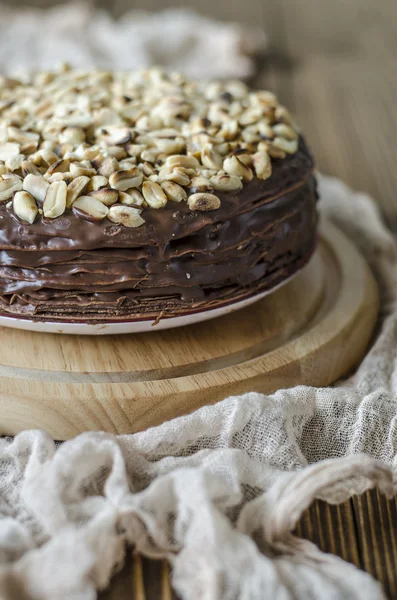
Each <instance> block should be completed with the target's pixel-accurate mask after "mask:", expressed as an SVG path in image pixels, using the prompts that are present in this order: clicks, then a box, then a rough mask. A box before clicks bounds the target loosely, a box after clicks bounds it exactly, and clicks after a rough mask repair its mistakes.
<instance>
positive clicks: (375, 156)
mask: <svg viewBox="0 0 397 600" xmlns="http://www.w3.org/2000/svg"><path fill="white" fill-rule="evenodd" d="M280 5H281V6H282V8H283V11H284V25H285V38H284V43H285V51H286V54H287V56H290V57H293V59H294V61H295V66H294V69H293V70H292V71H291V72H290V73H289V74H288V76H289V77H291V79H292V82H293V90H292V93H291V96H292V97H288V98H285V100H286V101H287V100H289V104H290V105H292V106H293V107H294V108H295V111H296V113H297V116H298V119H299V121H300V123H301V125H302V128H303V130H304V131H305V133H306V135H307V138H308V140H309V142H310V145H311V146H312V149H313V151H314V155H315V156H316V159H317V164H318V166H319V167H320V169H322V170H324V171H325V172H328V173H330V174H334V175H337V176H339V177H342V178H343V179H344V180H345V181H346V182H347V183H348V184H350V185H352V186H353V187H355V188H357V189H363V190H365V191H367V192H369V193H370V194H372V195H373V196H375V197H376V198H377V200H378V201H379V203H380V205H381V206H382V209H383V211H384V213H385V215H386V217H387V219H388V222H389V223H390V225H391V226H393V227H394V229H395V230H396V231H397V195H396V193H395V187H396V176H395V166H394V165H395V149H396V142H395V140H396V139H397V118H396V117H395V114H396V112H395V101H396V92H397V83H396V80H395V77H393V76H392V74H393V73H395V67H396V48H395V22H396V19H397V3H395V2H392V1H391V0H380V1H379V2H377V3H376V8H375V4H374V3H373V2H371V0H363V1H360V2H359V1H358V0H355V1H352V2H348V3H347V2H344V0H334V1H333V2H326V1H324V0H322V1H321V2H320V3H319V2H317V3H316V5H314V3H313V1H312V0H301V1H300V2H299V3H297V2H295V0H280ZM319 5H321V6H319ZM342 16H343V17H342Z"/></svg>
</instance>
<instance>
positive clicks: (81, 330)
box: [0, 271, 299, 335]
mask: <svg viewBox="0 0 397 600" xmlns="http://www.w3.org/2000/svg"><path fill="white" fill-rule="evenodd" d="M298 273H299V271H297V272H296V273H294V274H293V275H292V276H291V277H289V278H288V279H286V280H285V281H282V282H281V283H279V284H278V285H277V286H275V287H273V288H272V289H271V290H267V291H266V292H261V293H260V294H257V295H255V296H251V297H249V298H246V299H245V300H240V301H239V302H234V303H231V304H227V305H225V306H221V307H218V308H213V309H207V310H203V311H200V312H197V313H192V314H189V315H183V316H181V317H169V318H164V319H161V320H160V321H159V322H158V323H157V324H156V325H155V324H154V320H152V319H150V320H140V321H137V320H136V321H133V320H130V321H129V320H125V321H120V322H116V323H109V322H108V323H106V322H103V323H84V322H81V323H63V322H62V321H32V320H30V319H23V318H20V317H9V316H5V315H0V327H11V328H13V329H24V330H25V331H39V332H42V333H66V334H71V335H119V334H122V333H141V332H143V331H160V330H161V329H173V328H174V327H182V326H183V325H192V324H193V323H201V322H203V321H209V320H210V319H215V318H216V317H222V316H223V315H228V314H229V313H232V312H234V311H236V310H240V309H241V308H244V307H246V306H249V305H250V304H253V303H254V302H258V300H261V298H264V297H265V296H268V295H269V294H272V293H273V292H274V291H275V290H277V289H279V288H280V287H282V286H283V285H285V284H286V283H288V282H289V281H291V279H293V278H294V277H295V276H296V275H297V274H298Z"/></svg>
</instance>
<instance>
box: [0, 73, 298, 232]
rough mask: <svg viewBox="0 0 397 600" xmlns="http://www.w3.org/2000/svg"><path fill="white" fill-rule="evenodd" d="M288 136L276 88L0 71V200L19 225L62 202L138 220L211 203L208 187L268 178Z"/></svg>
mask: <svg viewBox="0 0 397 600" xmlns="http://www.w3.org/2000/svg"><path fill="white" fill-rule="evenodd" d="M298 145H299V134H298V130H297V128H296V126H295V125H294V123H293V121H292V118H291V116H290V114H289V112H288V111H287V110H286V108H284V107H283V106H281V105H280V104H279V102H278V100H277V98H276V96H275V95H274V94H272V93H271V92H268V91H251V90H250V89H249V88H247V86H246V85H245V84H244V83H242V82H240V81H229V82H198V81H191V80H188V79H186V78H185V77H184V76H182V75H180V74H177V73H171V74H167V73H165V72H163V71H162V70H160V69H155V68H153V69H148V70H144V71H135V72H123V73H110V72H105V71H90V72H83V71H73V70H70V69H69V68H68V67H67V66H65V67H63V68H62V69H61V70H59V71H58V72H45V73H37V74H34V75H32V76H31V77H30V78H29V79H26V80H15V79H10V78H6V77H2V78H0V203H7V208H9V210H11V211H12V212H13V214H14V215H15V217H16V218H17V219H18V220H20V221H21V222H23V223H25V224H26V223H29V224H32V225H33V224H34V223H35V221H36V219H38V218H41V219H57V218H58V217H61V216H62V215H63V214H64V213H65V211H68V210H72V211H73V213H74V214H75V215H76V216H77V217H79V218H81V219H83V220H86V221H100V220H103V219H105V218H107V219H109V220H110V221H112V222H113V223H117V224H119V225H124V226H126V227H140V226H141V225H143V224H144V222H145V221H144V219H143V218H142V209H143V208H152V209H154V210H156V209H161V208H162V207H164V206H165V205H166V204H167V203H168V202H169V201H171V202H186V204H187V206H188V208H189V209H190V210H191V211H211V210H217V209H218V208H219V207H220V204H221V200H220V198H219V197H218V196H217V192H221V193H224V192H238V191H239V190H240V189H241V188H242V187H243V185H244V183H245V182H249V181H251V180H252V179H254V178H255V177H256V178H258V179H262V180H264V179H267V178H269V177H270V176H271V174H272V161H273V160H280V159H284V158H285V157H286V156H287V155H288V154H295V153H296V152H297V150H298ZM220 195H222V194H220Z"/></svg>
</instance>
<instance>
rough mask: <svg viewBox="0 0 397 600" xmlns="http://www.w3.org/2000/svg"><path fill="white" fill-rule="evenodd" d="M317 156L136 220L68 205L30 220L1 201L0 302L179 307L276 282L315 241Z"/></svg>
mask: <svg viewBox="0 0 397 600" xmlns="http://www.w3.org/2000/svg"><path fill="white" fill-rule="evenodd" d="M312 169H313V164H312V159H311V156H310V153H309V151H308V150H307V147H306V146H305V144H304V141H303V140H301V141H300V147H299V151H298V152H297V153H296V154H294V155H290V156H288V157H287V158H285V159H283V160H276V161H274V163H273V174H272V176H271V177H270V178H269V179H268V180H266V181H262V180H259V179H254V180H253V181H252V182H250V183H248V184H245V185H244V187H243V189H242V190H241V191H239V192H238V193H234V192H228V193H218V192H217V195H218V196H219V197H220V199H221V208H220V209H218V210H216V211H211V212H205V213H197V212H191V211H190V210H189V209H188V207H187V204H186V203H185V202H181V203H174V202H168V204H167V205H166V206H165V207H164V208H161V209H159V210H155V209H151V208H147V209H144V211H143V213H142V216H143V218H144V220H145V224H144V225H143V226H141V227H139V228H135V229H134V228H126V227H122V226H118V225H114V224H113V223H111V222H110V221H108V220H107V219H104V220H103V221H100V222H96V223H90V222H88V221H84V220H81V219H80V218H78V217H77V216H76V215H75V214H74V213H73V212H72V211H71V210H69V211H67V212H66V213H65V214H64V215H63V216H62V217H60V218H57V219H45V218H42V217H40V218H39V219H38V220H37V221H36V222H35V223H34V224H33V225H28V224H26V223H25V224H24V223H22V222H20V221H18V219H17V218H16V217H15V215H14V214H13V212H12V211H11V210H10V209H7V208H6V207H5V206H4V205H3V206H0V306H1V307H2V309H3V311H6V312H11V313H13V314H16V315H21V314H24V315H30V316H33V317H34V318H46V319H48V318H51V316H55V317H56V318H57V319H60V318H68V319H79V318H84V320H87V319H93V320H95V319H98V318H99V319H100V320H104V319H117V318H126V316H139V315H146V316H148V315H151V316H152V315H157V314H158V313H159V311H163V312H164V311H165V312H166V313H167V314H171V312H172V313H173V314H182V313H183V312H190V311H191V310H192V309H195V308H196V307H201V309H202V308H204V306H207V305H208V306H214V305H219V304H222V303H225V302H230V301H233V300H235V299H237V298H240V297H245V296H247V295H250V294H252V293H256V292H257V291H259V290H261V289H266V288H270V287H272V286H273V285H276V284H277V283H279V282H280V281H282V280H283V279H285V278H286V277H288V276H290V275H291V274H292V273H293V272H294V271H296V270H297V269H298V268H299V267H300V266H301V265H302V264H303V263H304V262H305V261H307V259H308V257H309V256H310V255H311V253H312V251H313V248H314V245H315V229H316V210H315V204H316V199H317V193H316V184H315V179H314V177H313V175H312Z"/></svg>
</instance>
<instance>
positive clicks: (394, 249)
mask: <svg viewBox="0 0 397 600" xmlns="http://www.w3.org/2000/svg"><path fill="white" fill-rule="evenodd" d="M78 11H83V13H84V11H86V13H84V14H87V15H88V14H89V13H88V9H86V8H84V7H83V8H81V7H78V6H77V5H74V6H72V7H66V8H65V7H63V8H56V9H54V10H53V11H50V12H49V13H48V14H45V15H41V16H37V13H36V12H35V11H29V12H28V15H29V17H28V18H25V17H23V19H22V21H21V16H20V13H18V12H14V11H13V10H11V9H6V10H5V11H4V9H3V13H2V20H1V21H0V65H2V66H3V67H4V65H5V64H7V66H11V67H12V68H14V67H15V68H16V67H21V66H23V67H32V66H33V65H34V66H35V67H36V66H37V65H38V64H39V63H40V66H42V67H47V66H52V65H53V62H52V61H50V58H49V56H48V54H46V53H45V50H46V48H47V49H48V48H49V49H50V50H51V58H54V56H55V57H56V60H57V61H58V59H60V60H62V59H65V58H68V59H69V60H70V59H71V57H70V56H68V55H69V54H70V52H71V51H72V52H73V54H74V58H75V59H76V61H77V64H86V63H89V62H92V63H94V62H96V63H97V62H98V61H97V59H98V55H97V54H95V53H94V51H93V48H95V49H96V46H95V45H94V41H95V36H94V35H93V33H92V31H91V30H90V20H89V19H88V16H87V20H86V21H85V22H84V25H81V24H80V26H79V28H78V29H77V31H76V34H75V35H72V32H73V30H74V29H73V28H74V27H75V23H74V21H73V19H74V17H73V18H72V16H73V15H74V16H75V15H76V14H77V13H78ZM83 13H82V14H83ZM79 14H80V13H79ZM173 14H174V17H173V18H172V13H170V12H169V13H167V15H168V16H167V17H165V22H166V21H167V19H169V21H168V27H169V28H170V31H172V27H173V25H172V23H173V22H174V21H175V15H179V17H177V20H178V18H180V19H181V20H183V19H185V20H186V21H187V22H188V23H189V22H190V23H191V24H192V28H193V26H194V29H196V25H197V23H198V20H199V19H201V18H199V17H197V16H195V15H193V14H190V15H189V14H188V13H185V12H182V13H177V12H174V13H173ZM59 15H61V17H60V16H59ZM92 18H93V19H94V21H95V23H96V24H97V26H98V27H99V28H100V27H102V29H99V31H101V32H102V33H101V35H99V36H98V39H100V43H101V48H102V49H105V50H104V51H103V52H102V53H100V55H99V58H100V59H103V60H104V62H105V63H106V65H107V66H109V67H111V66H116V65H115V61H116V59H117V61H120V60H121V61H122V62H121V63H120V62H118V63H117V66H118V67H120V66H121V67H132V66H136V65H138V64H139V65H142V64H148V63H149V62H150V61H151V60H152V58H153V54H152V53H151V52H149V51H148V50H147V47H146V45H145V44H146V42H147V41H148V40H147V38H146V37H145V36H143V34H142V33H139V32H145V35H146V34H147V35H148V36H149V37H150V35H151V33H153V30H154V29H155V28H156V27H157V26H158V19H159V16H157V17H156V16H152V17H150V16H147V15H146V16H145V15H141V16H140V17H139V19H141V21H139V28H136V26H137V25H136V24H137V22H138V20H139V19H138V17H137V16H134V15H133V14H132V15H131V16H129V17H126V19H125V20H122V21H121V22H120V24H119V25H116V24H115V23H114V22H113V21H111V20H110V19H109V18H108V17H106V16H105V15H104V14H100V15H96V16H95V15H94V16H92ZM161 18H162V17H161ZM134 19H137V21H135V20H134ZM17 23H19V25H17ZM156 23H157V24H156ZM205 23H206V28H204V29H201V30H200V31H201V33H200V35H202V32H203V31H204V30H205V31H206V35H207V37H206V41H208V40H209V39H210V38H211V35H214V32H215V33H216V34H217V35H220V37H219V38H218V39H217V42H219V47H218V45H215V39H216V36H215V37H214V38H213V40H212V42H211V44H212V46H211V52H212V53H213V55H214V60H212V61H210V62H208V54H207V55H205V54H204V55H200V53H198V54H197V55H196V56H195V54H194V52H193V53H192V55H191V56H189V57H184V56H182V55H181V52H180V48H182V47H183V46H184V43H185V42H184V40H183V36H182V33H181V32H180V30H179V29H178V28H177V34H178V35H179V34H180V35H181V38H180V39H179V41H178V40H174V41H175V44H177V45H178V50H177V51H176V52H175V53H174V52H173V51H172V48H173V46H171V45H170V52H169V54H167V61H168V63H170V64H171V65H172V67H173V68H178V69H181V68H184V67H185V68H187V69H189V70H191V71H193V72H194V74H196V75H200V74H202V73H204V74H205V75H211V76H212V75H220V74H221V75H226V76H227V75H230V68H231V67H232V69H233V75H236V74H240V75H247V74H249V72H250V71H251V68H252V67H251V65H252V63H251V62H250V59H248V58H247V56H245V55H244V56H242V55H240V58H241V61H239V60H238V59H237V58H236V62H234V63H233V64H232V63H231V62H230V57H231V56H234V57H237V55H238V52H239V51H238V48H239V46H238V45H237V44H236V40H237V39H238V38H239V36H241V35H242V34H241V30H239V29H238V28H236V27H231V26H227V25H225V26H224V29H223V34H222V31H221V30H220V28H219V25H218V24H214V23H212V22H211V21H208V20H205ZM21 27H25V30H21ZM39 27H40V28H42V29H40V31H45V32H46V33H48V36H47V40H46V41H43V40H41V35H40V34H37V33H36V37H35V40H33V38H32V32H33V31H36V32H37V31H38V29H37V28H39ZM134 27H135V28H136V29H134ZM13 28H17V29H18V31H19V38H18V40H15V39H12V37H13V35H12V32H13ZM56 28H58V29H56ZM96 31H97V32H98V29H97V30H96ZM128 31H135V33H134V36H135V35H136V36H138V38H139V40H136V39H135V40H131V46H128V48H127V46H125V47H126V48H127V50H126V53H125V54H122V53H120V51H119V50H117V49H115V47H114V45H113V44H117V43H119V44H120V47H121V46H123V42H122V38H123V36H124V38H123V39H124V40H127V41H128V40H129V39H130V36H129V34H128ZM186 31H187V29H186V28H184V29H183V32H184V35H187V34H186ZM59 32H60V33H62V35H61V36H60V37H59V38H58V33H59ZM109 32H113V35H112V40H111V43H110V40H109V42H108V41H107V40H108V36H109ZM115 32H117V35H116V34H115ZM178 32H179V33H178ZM211 32H212V34H211ZM220 32H221V34H220ZM83 33H84V35H83V36H82V34H83ZM119 33H120V38H118V35H119ZM237 34H239V35H237ZM200 35H197V38H200ZM139 36H140V37H139ZM142 36H143V37H142ZM243 37H244V36H243ZM259 37H260V36H259ZM250 39H252V38H250ZM258 39H259V38H258ZM21 40H22V41H21ZM24 40H25V41H24ZM28 40H31V41H30V43H28ZM32 40H33V41H32ZM233 40H234V41H233ZM138 41H139V43H138ZM58 42H59V44H60V45H59V46H56V45H55V44H56V43H57V44H58ZM32 43H33V46H32ZM159 43H160V42H159ZM164 43H166V42H164ZM189 43H190V42H189ZM261 43H262V42H261ZM261 43H260V44H259V46H260V45H261ZM141 44H142V45H141ZM197 44H198V46H197V47H200V45H201V46H203V39H202V38H200V39H198V42H197ZM149 46H150V44H149ZM259 46H258V47H259ZM12 47H13V48H18V52H17V54H16V55H15V56H14V55H12V56H11V55H10V54H9V49H10V48H12ZM123 47H124V46H123ZM230 48H232V53H231V54H230ZM227 49H228V51H226V50H227ZM113 50H114V54H112V52H113ZM139 52H141V54H140V55H139V57H140V58H139V61H137V62H134V59H135V58H136V56H137V53H138V54H139ZM218 52H219V54H218ZM233 52H234V54H233ZM182 54H183V53H182ZM200 56H201V58H200ZM205 57H207V58H205ZM77 59H78V60H77ZM76 61H75V64H76ZM145 61H147V62H146V63H145ZM72 62H73V60H72ZM208 65H211V67H212V70H211V71H208ZM236 71H237V73H236ZM320 191H321V196H322V201H321V206H320V210H321V212H322V213H323V214H326V215H327V217H328V218H330V219H331V220H332V221H333V222H334V223H335V224H336V225H337V226H338V227H340V228H341V229H342V230H343V231H344V232H345V233H346V234H347V235H348V236H349V237H350V238H351V239H352V240H353V241H354V242H355V243H356V244H357V245H358V247H359V248H360V250H361V251H362V253H363V254H364V256H365V257H366V258H367V260H368V261H369V262H370V264H371V266H372V268H373V270H374V273H375V275H376V277H377V279H378V281H379V284H380V287H381V290H382V312H383V315H384V319H383V324H382V327H381V329H380V332H379V335H378V339H377V340H376V342H375V344H374V345H373V347H372V348H371V350H370V352H369V353H368V355H367V357H366V358H365V360H364V361H363V362H362V364H361V366H360V368H359V369H358V371H357V372H356V374H355V375H354V376H353V377H351V378H350V379H348V380H347V381H344V382H341V383H339V384H338V385H336V386H334V387H329V388H322V389H318V388H317V389H316V388H310V387H303V386H300V387H296V388H294V389H288V390H279V391H278V392H276V393H275V394H272V395H269V396H264V395H260V394H256V393H249V394H246V395H245V396H243V397H232V398H228V399H226V400H224V401H223V402H220V403H218V404H216V405H214V406H209V407H205V408H202V409H201V410H199V411H197V412H195V413H193V414H191V415H189V416H186V417H181V418H179V419H175V420H173V421H170V422H168V423H165V424H163V425H161V426H160V427H156V428H153V429H150V430H148V431H145V432H142V433H138V434H135V435H124V436H120V437H116V436H114V435H109V434H104V433H87V434H84V435H81V436H79V437H77V438H75V439H74V440H71V441H69V442H66V443H64V444H62V445H60V446H59V447H57V446H56V445H55V443H54V441H53V440H52V439H51V438H50V436H49V435H48V434H46V433H45V432H42V431H27V432H24V433H21V434H20V435H18V436H17V437H16V438H15V439H14V440H11V439H3V440H1V441H0V597H1V598H3V599H5V600H21V599H22V598H30V599H32V600H60V599H67V600H91V599H93V598H95V597H96V589H97V588H103V587H104V586H106V585H107V584H108V582H109V579H110V577H111V575H112V573H113V572H114V570H115V569H116V568H117V567H118V566H119V565H120V563H121V561H122V560H123V556H124V551H125V543H126V542H128V543H129V544H134V545H135V546H136V548H137V549H138V550H139V551H140V552H142V553H143V554H145V555H147V556H156V557H167V558H169V559H170V561H171V562H172V564H173V567H174V571H173V583H174V586H175V588H176V589H177V591H178V593H179V594H180V596H181V598H182V599H183V600H191V599H192V598H194V599H196V598H208V599H210V598H211V600H241V599H244V600H259V599H262V598H263V597H264V596H266V597H268V598H272V599H274V600H290V599H291V600H292V599H296V600H308V599H309V600H310V599H313V600H314V599H316V600H335V599H346V598H350V599H357V600H358V599H360V600H377V599H379V600H380V599H381V598H384V596H383V592H382V590H381V587H380V586H379V584H378V583H377V582H375V581H374V580H373V579H372V578H371V577H370V576H369V575H367V574H365V573H363V572H361V571H359V570H357V569H356V568H355V567H353V566H352V565H350V564H347V563H345V562H343V561H342V560H341V559H339V558H337V557H335V556H332V555H325V554H323V553H321V552H320V551H319V550H318V549H317V548H316V547H315V546H314V545H313V544H312V543H310V542H308V541H306V540H302V539H298V538H297V537H294V536H293V535H292V533H291V532H292V531H293V529H294V527H295V524H296V523H297V521H298V519H299V517H300V515H301V513H302V511H303V510H304V509H305V508H306V507H307V506H308V505H309V504H310V503H311V502H312V500H313V499H314V498H323V499H325V500H327V501H329V502H341V501H343V500H345V499H347V498H348V497H349V496H350V495H351V494H353V493H360V492H362V491H364V490H366V489H368V488H370V487H372V486H375V485H377V486H379V488H380V490H381V491H382V492H384V493H385V494H386V495H388V496H391V495H393V494H394V493H395V491H396V486H395V484H394V480H393V474H394V472H395V468H396V451H397V420H396V412H397V362H396V351H395V348H396V345H397V304H396V301H397V275H396V269H395V265H396V259H397V245H396V242H395V240H394V239H393V237H392V236H391V234H390V233H389V232H388V231H387V229H386V228H385V227H384V226H383V224H382V222H381V219H380V217H379V214H378V210H377V208H376V206H375V204H374V203H373V201H372V200H371V199H370V198H368V197H367V196H365V195H363V194H356V193H353V192H352V191H351V190H349V189H348V188H347V187H346V186H345V185H344V184H343V183H342V182H340V181H338V180H335V179H330V178H322V179H321V186H320Z"/></svg>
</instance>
